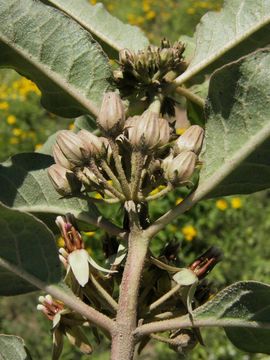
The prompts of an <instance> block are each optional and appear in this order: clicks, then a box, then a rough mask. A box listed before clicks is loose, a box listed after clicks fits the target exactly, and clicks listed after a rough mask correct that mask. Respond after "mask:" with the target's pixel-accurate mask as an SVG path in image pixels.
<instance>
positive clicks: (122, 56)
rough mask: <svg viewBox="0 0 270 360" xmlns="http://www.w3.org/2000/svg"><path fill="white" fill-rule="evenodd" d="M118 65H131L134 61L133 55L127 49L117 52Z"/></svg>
mask: <svg viewBox="0 0 270 360" xmlns="http://www.w3.org/2000/svg"><path fill="white" fill-rule="evenodd" d="M119 61H120V63H122V64H123V63H131V62H133V61H134V53H133V52H132V51H130V50H128V49H122V50H120V52H119Z"/></svg>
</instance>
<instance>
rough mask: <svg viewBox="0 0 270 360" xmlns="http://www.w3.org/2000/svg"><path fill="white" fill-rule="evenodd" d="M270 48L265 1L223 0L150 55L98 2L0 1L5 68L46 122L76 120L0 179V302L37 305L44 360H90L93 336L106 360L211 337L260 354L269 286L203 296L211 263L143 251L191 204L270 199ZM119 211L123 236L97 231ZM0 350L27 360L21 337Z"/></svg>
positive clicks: (135, 32)
mask: <svg viewBox="0 0 270 360" xmlns="http://www.w3.org/2000/svg"><path fill="white" fill-rule="evenodd" d="M269 41H270V0H252V1H251V0H227V1H226V0H225V3H224V6H223V8H222V9H221V10H220V11H218V12H209V13H207V14H206V15H204V16H203V18H202V19H201V21H200V23H199V25H198V26H197V28H196V32H195V34H194V36H193V37H188V36H184V35H183V34H182V35H181V34H179V40H178V41H177V42H175V43H174V44H172V43H171V42H170V41H169V40H168V39H165V38H164V39H161V41H160V44H159V46H155V45H152V44H150V43H149V41H148V39H147V38H146V37H145V35H144V34H143V33H142V31H141V30H139V28H137V27H136V26H130V25H126V24H123V23H122V22H120V21H119V20H118V19H116V18H114V17H113V16H111V15H110V14H109V13H108V12H107V11H106V10H105V8H104V7H103V6H102V5H101V4H97V5H90V4H89V3H88V2H87V1H86V0H0V47H1V49H0V65H1V67H2V68H12V69H15V70H16V71H17V72H19V73H20V74H22V75H24V76H25V77H27V78H29V79H30V80H32V81H33V82H34V83H35V84H36V85H37V86H38V88H39V90H40V92H41V104H42V106H43V107H44V108H45V109H46V110H47V111H49V112H51V113H53V114H56V115H59V116H61V117H66V118H74V117H76V122H75V127H74V129H72V130H61V131H58V132H57V133H56V134H54V135H52V136H51V137H50V138H48V140H47V142H46V143H45V144H44V145H43V147H41V148H40V149H39V151H38V152H34V153H20V154H17V155H15V156H13V157H11V158H10V159H8V160H7V161H6V162H4V163H3V164H2V165H1V167H0V182H1V186H0V201H1V205H0V212H1V216H0V223H1V229H2V230H1V232H0V277H1V282H0V294H1V295H2V296H11V295H18V294H23V293H28V292H32V291H37V290H42V291H43V292H44V294H43V295H42V296H40V297H39V304H38V305H37V309H38V310H40V311H41V312H43V313H44V315H45V316H46V317H47V318H48V321H50V322H51V328H52V359H54V360H57V359H60V358H61V352H62V349H63V346H64V345H63V344H64V343H63V341H64V338H67V339H68V340H69V341H70V342H71V343H72V344H73V345H74V346H77V347H78V348H79V350H80V351H81V352H82V353H84V354H88V355H90V354H91V353H92V352H93V348H92V345H91V343H90V342H89V337H88V335H89V334H90V333H91V332H92V333H93V335H94V336H95V337H96V338H97V339H99V334H103V335H104V337H106V338H108V339H109V340H110V341H111V359H112V360H131V359H134V358H135V356H136V358H137V357H139V356H140V354H141V353H142V354H143V351H144V348H145V346H146V345H147V344H148V342H149V341H157V342H162V343H165V344H167V345H168V346H169V347H170V348H171V349H173V350H174V351H175V352H176V353H178V355H176V356H178V357H182V358H188V357H189V356H190V355H189V354H192V350H193V348H194V347H195V346H202V345H204V340H203V337H202V335H201V329H202V328H208V331H211V328H212V327H219V328H222V329H224V330H225V333H226V335H227V337H228V340H229V341H231V342H232V343H233V344H234V345H235V346H236V347H238V348H240V349H242V350H244V351H247V352H254V353H264V354H270V343H269V336H270V310H269V309H270V287H269V285H267V284H263V283H260V282H257V281H241V282H237V283H234V284H232V285H230V286H228V287H227V288H225V289H223V290H222V291H220V292H219V293H217V294H215V295H214V296H211V297H209V294H210V293H211V286H210V284H209V282H208V280H207V275H208V274H209V272H210V271H213V277H214V267H215V266H216V265H217V263H218V262H219V261H220V260H222V249H219V248H217V247H215V246H212V247H209V248H206V249H205V251H204V252H203V253H202V254H197V257H196V258H194V259H193V261H191V263H187V264H186V265H185V266H184V267H178V266H177V264H176V263H175V262H174V259H175V255H176V252H177V251H179V250H178V247H174V246H170V244H169V245H167V248H166V251H163V252H162V253H160V254H159V255H157V254H154V253H153V252H152V251H151V247H150V245H152V244H154V243H155V242H156V241H160V240H158V239H157V238H156V235H157V234H158V233H159V232H160V231H164V229H165V227H166V226H167V225H168V224H169V223H171V222H172V221H174V220H175V219H176V218H178V217H179V218H180V219H181V216H182V214H184V213H185V212H187V211H189V209H191V208H192V207H193V206H196V204H197V203H198V202H199V201H200V200H202V199H210V198H216V197H225V196H227V195H233V194H249V193H252V192H256V191H259V190H263V189H267V188H269V187H270V160H269V159H270V150H269V149H270V122H269V121H270V51H269V50H270V49H269ZM179 106H180V107H182V108H184V109H186V112H187V117H188V120H189V124H190V126H189V127H188V128H187V129H186V131H185V132H184V133H183V134H182V135H178V133H177V131H176V125H175V119H176V117H175V109H176V107H179ZM157 188H159V189H161V190H160V191H153V190H155V189H157ZM174 191H180V192H181V194H183V195H182V197H183V201H181V202H179V203H178V204H177V205H175V206H174V207H172V208H168V209H167V212H165V213H164V214H162V215H161V216H160V217H159V218H153V216H151V212H149V207H150V206H155V207H158V206H159V201H160V199H162V198H165V197H166V196H168V194H169V193H171V192H174ZM95 194H98V195H99V196H98V198H97V196H95ZM114 204H116V205H117V206H118V209H120V210H119V212H118V215H119V217H120V216H121V219H120V220H119V222H118V223H116V222H115V220H113V219H110V218H108V217H106V209H107V208H110V207H113V206H116V205H114ZM90 228H91V229H93V228H100V229H101V230H102V231H103V232H104V233H105V234H106V251H104V254H103V255H104V256H103V261H102V260H101V259H100V258H99V259H97V257H96V256H95V253H91V254H90V253H89V251H87V247H86V246H85V242H84V239H83V235H82V231H84V230H85V229H90ZM88 231H89V230H88ZM57 234H61V237H62V239H63V244H62V245H63V246H62V247H61V248H60V249H58V248H57V246H56V241H55V239H56V237H57ZM169 237H170V235H169V234H168V239H169ZM97 241H101V242H102V241H103V240H102V239H99V240H97ZM102 245H104V244H102ZM266 246H267V245H266ZM104 248H105V247H104ZM217 266H218V265H217ZM91 338H93V336H91ZM0 343H1V347H0V354H1V358H2V357H3V358H5V359H14V358H16V359H17V358H18V359H31V355H30V354H29V352H28V350H27V348H26V346H25V344H24V342H23V340H22V339H21V338H18V337H16V336H11V335H1V336H0Z"/></svg>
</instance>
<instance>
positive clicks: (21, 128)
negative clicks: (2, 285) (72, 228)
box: [0, 0, 270, 360]
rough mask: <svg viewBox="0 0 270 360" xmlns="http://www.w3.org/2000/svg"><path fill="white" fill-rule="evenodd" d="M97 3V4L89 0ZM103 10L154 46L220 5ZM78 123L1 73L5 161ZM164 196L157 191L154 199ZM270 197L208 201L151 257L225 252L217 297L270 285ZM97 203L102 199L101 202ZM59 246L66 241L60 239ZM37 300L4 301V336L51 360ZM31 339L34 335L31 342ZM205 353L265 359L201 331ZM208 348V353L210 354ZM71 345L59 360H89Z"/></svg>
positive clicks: (158, 210)
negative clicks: (238, 285)
mask: <svg viewBox="0 0 270 360" xmlns="http://www.w3.org/2000/svg"><path fill="white" fill-rule="evenodd" d="M89 2H90V3H92V4H94V3H96V1H94V0H91V1H89ZM103 3H104V5H105V6H106V8H107V9H108V10H109V11H110V12H111V13H112V14H114V15H116V16H117V17H119V18H120V19H121V20H123V21H128V22H129V23H131V24H134V25H138V26H140V27H141V28H143V30H144V31H145V32H146V33H147V35H148V36H149V38H150V40H151V41H152V42H153V43H159V41H160V38H161V37H164V36H168V38H169V39H170V40H172V41H174V40H177V39H178V38H179V36H180V35H182V34H187V35H192V33H193V32H194V28H195V26H196V24H197V23H198V22H199V19H200V17H201V16H202V15H203V14H204V13H205V12H206V11H208V10H218V9H219V8H220V6H221V4H222V1H221V0H209V1H194V0H178V1H177V0H131V1H129V2H127V1H125V0H119V1H111V0H104V1H103ZM73 121H74V119H69V120H67V119H61V118H58V117H56V116H54V115H53V114H50V113H48V112H46V111H45V110H44V109H43V108H42V107H41V106H40V92H39V90H38V88H37V87H36V86H35V85H34V84H33V83H32V82H31V81H29V80H27V79H25V78H23V77H20V76H19V75H18V74H16V73H15V72H13V71H10V70H9V71H7V70H5V71H4V70H2V71H1V72H0V158H1V160H5V159H6V158H7V157H8V156H10V155H13V154H15V153H17V152H22V151H33V150H35V149H38V148H39V147H40V145H41V144H42V143H43V142H44V141H45V140H46V139H47V137H48V136H49V135H51V134H52V133H54V132H55V131H57V130H58V129H63V128H72V126H73ZM158 191H160V189H156V190H155V192H158ZM183 196H184V194H183V193H180V192H177V191H176V192H175V193H171V194H169V196H168V197H166V198H164V199H161V200H158V202H156V203H155V205H154V203H151V204H150V212H151V216H152V217H153V218H157V217H158V216H160V215H161V214H163V213H164V212H166V211H168V210H169V209H170V208H171V207H172V206H175V204H177V203H179V202H181V201H182V198H183ZM269 197H270V195H269V194H268V193H267V192H263V193H258V194H255V195H252V196H249V197H236V196H235V197H230V198H226V199H225V198H224V199H215V200H208V201H203V202H201V203H200V204H198V205H197V206H195V207H194V208H193V209H191V211H189V212H188V213H186V214H184V215H182V216H181V217H180V218H179V219H178V220H177V221H175V222H174V223H173V224H170V225H168V226H167V228H166V229H165V231H162V232H161V233H160V234H158V235H157V237H156V238H155V241H153V245H152V248H151V250H152V252H153V253H154V254H155V255H159V254H160V253H161V252H162V250H163V249H164V247H165V246H166V244H167V243H168V242H170V241H171V242H174V243H179V244H180V250H179V251H178V253H177V254H175V255H176V262H175V264H176V265H178V266H187V265H189V264H190V263H191V262H192V261H193V260H194V259H195V258H196V257H197V256H198V255H200V254H201V253H202V252H204V251H205V250H206V249H207V248H209V247H210V246H211V245H216V246H218V247H220V248H221V249H222V250H223V252H224V259H223V261H222V262H221V263H220V264H218V265H217V267H216V268H215V269H214V271H213V272H212V273H211V274H210V275H209V276H208V278H209V281H210V282H211V287H212V291H213V292H216V291H217V290H219V289H221V288H223V287H225V286H226V285H228V284H231V283H233V282H235V281H239V280H247V279H249V280H257V281H263V282H268V283H269V282H270V267H269V258H270V247H269V246H266V244H267V242H268V233H269V230H270V206H269ZM96 198H97V199H98V198H99V196H98V195H96ZM100 208H101V210H103V212H104V213H106V216H108V217H109V218H111V219H114V220H116V221H119V218H120V215H122V209H120V208H119V207H117V206H111V207H107V209H106V210H105V209H103V207H102V206H100ZM104 238H105V236H104V233H103V232H101V231H95V229H94V228H92V227H89V229H88V231H87V232H85V233H84V239H85V241H86V244H87V250H88V251H89V252H90V253H91V255H92V256H93V257H94V258H95V259H96V260H97V261H100V262H101V261H102V260H103V258H104V257H103V248H102V245H101V243H102V241H101V240H104ZM56 241H57V242H58V245H59V246H61V238H59V237H58V236H57V237H56ZM37 296H38V295H37V294H32V295H24V296H20V297H14V298H3V299H1V300H0V304H1V310H0V329H1V332H2V333H9V334H16V335H20V336H22V337H23V338H24V339H25V340H26V343H27V346H28V347H29V349H30V351H31V353H32V355H33V359H42V360H49V359H50V348H51V339H50V324H49V323H48V321H47V320H46V319H45V318H43V316H42V315H41V314H37V312H36V311H35V307H36V303H37ZM33 335H34V336H33ZM203 337H204V340H205V343H206V345H207V346H206V347H201V346H200V347H199V346H198V347H197V348H196V349H195V351H194V352H193V353H192V355H191V358H192V360H206V359H207V360H230V359H236V360H253V359H261V360H266V359H267V357H265V356H262V355H258V354H257V355H252V354H246V353H243V352H241V351H238V350H237V349H235V348H234V347H233V346H232V345H231V344H230V343H229V342H228V340H227V339H226V337H225V334H224V333H223V331H222V330H216V329H211V328H210V329H207V330H204V331H203ZM154 344H155V343H154V342H151V343H150V344H149V346H148V347H147V348H146V349H145V352H144V353H143V355H142V359H149V360H150V359H157V360H163V359H164V360H165V359H166V360H175V359H178V358H179V355H177V354H175V353H174V352H173V351H172V350H170V349H169V348H167V346H164V345H163V344H157V345H154ZM93 346H94V349H95V352H94V354H93V355H92V356H91V358H92V359H93V360H107V359H109V352H108V348H109V345H108V342H107V341H106V339H102V343H101V345H98V344H97V343H96V342H95V340H93ZM208 346H209V347H208ZM86 358H88V357H86V356H82V355H81V354H80V353H78V352H77V351H76V350H74V348H71V347H70V345H69V344H68V343H66V347H65V349H64V353H63V356H62V357H61V359H63V360H70V359H73V360H74V359H75V360H79V359H86Z"/></svg>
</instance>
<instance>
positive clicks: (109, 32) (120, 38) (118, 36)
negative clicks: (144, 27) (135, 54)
mask: <svg viewBox="0 0 270 360" xmlns="http://www.w3.org/2000/svg"><path fill="white" fill-rule="evenodd" d="M46 1H47V2H48V3H50V4H52V5H54V6H55V7H57V8H58V9H60V10H62V11H63V12H65V13H66V14H67V15H69V16H70V17H72V18H73V19H74V20H76V21H77V22H78V23H79V24H80V25H82V26H83V27H84V28H85V29H86V30H88V31H89V32H90V33H91V34H92V35H93V37H94V38H95V39H96V40H97V41H98V42H101V44H102V45H103V44H106V45H107V46H108V47H109V51H110V52H111V51H112V50H116V51H117V52H118V51H120V50H121V49H124V48H128V49H131V50H134V51H138V50H141V49H143V48H145V47H146V46H148V45H149V42H148V39H147V38H146V37H145V35H144V34H143V32H142V31H141V30H140V29H139V28H138V27H137V26H131V25H128V24H123V23H122V22H121V21H120V20H118V19H117V18H115V17H113V16H112V15H111V14H110V13H108V12H107V10H106V9H105V7H104V5H103V4H100V3H99V4H97V5H94V6H93V5H90V4H89V2H87V0H76V1H74V0H46ZM105 49H106V48H105ZM114 55H115V53H114Z"/></svg>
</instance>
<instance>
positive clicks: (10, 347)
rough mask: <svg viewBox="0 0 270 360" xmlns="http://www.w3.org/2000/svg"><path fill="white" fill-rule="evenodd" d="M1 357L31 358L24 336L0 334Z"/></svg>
mask: <svg viewBox="0 0 270 360" xmlns="http://www.w3.org/2000/svg"><path fill="white" fill-rule="evenodd" d="M0 359H3V360H5V359H7V360H31V359H32V358H31V356H30V354H29V353H28V351H27V349H26V348H25V345H24V341H23V339H22V338H20V337H18V336H14V335H0Z"/></svg>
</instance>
